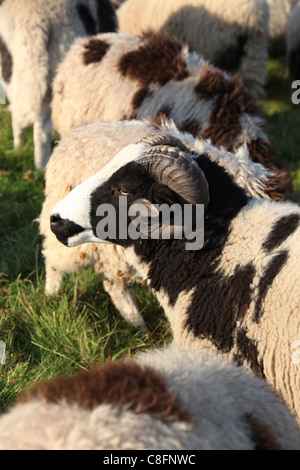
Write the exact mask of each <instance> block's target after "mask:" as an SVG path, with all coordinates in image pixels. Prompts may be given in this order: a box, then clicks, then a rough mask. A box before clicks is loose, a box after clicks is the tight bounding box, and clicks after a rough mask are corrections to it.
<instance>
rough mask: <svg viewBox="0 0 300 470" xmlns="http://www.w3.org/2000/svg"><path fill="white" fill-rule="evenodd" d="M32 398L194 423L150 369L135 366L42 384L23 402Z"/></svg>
mask: <svg viewBox="0 0 300 470" xmlns="http://www.w3.org/2000/svg"><path fill="white" fill-rule="evenodd" d="M34 398H38V399H41V400H44V401H46V402H47V403H59V402H61V401H66V402H67V403H69V404H77V405H79V406H80V407H82V408H85V409H88V410H92V409H94V408H96V407H97V406H98V405H100V404H104V403H106V404H110V405H112V406H114V407H120V408H124V409H126V410H131V411H133V412H135V413H137V414H141V413H146V414H150V415H152V416H154V417H156V418H159V419H163V420H167V421H185V422H190V423H192V422H194V418H193V417H192V416H190V415H189V414H188V412H187V410H186V407H185V406H183V405H182V404H181V403H180V402H179V401H178V397H177V396H176V394H174V393H173V394H172V393H170V391H169V389H168V385H167V384H166V382H165V381H164V379H163V377H162V376H161V375H160V374H158V373H157V372H156V371H155V370H154V369H153V368H152V367H145V368H142V367H141V366H140V365H138V364H137V363H135V362H122V361H115V362H111V363H107V364H106V365H105V366H102V367H98V368H95V369H93V370H91V371H90V372H85V371H83V372H79V373H77V374H76V375H74V376H73V377H59V378H57V379H55V380H53V381H52V382H45V383H41V384H40V385H38V386H37V387H35V388H34V389H33V390H31V392H29V394H28V395H27V396H26V397H25V401H29V400H32V399H34Z"/></svg>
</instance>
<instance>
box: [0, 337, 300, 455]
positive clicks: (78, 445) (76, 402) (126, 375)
mask: <svg viewBox="0 0 300 470" xmlns="http://www.w3.org/2000/svg"><path fill="white" fill-rule="evenodd" d="M0 435H1V439H0V449H2V450H3V449H6V450H29V449H31V450H298V449H299V448H300V433H299V428H298V426H297V423H296V421H295V419H294V418H293V416H292V415H291V414H290V412H289V411H288V409H287V408H286V407H285V405H284V404H283V403H282V401H281V400H280V399H279V398H278V397H277V396H276V394H275V393H274V392H273V391H272V390H271V389H270V387H269V386H268V385H267V384H266V383H265V382H264V381H262V380H261V379H258V378H256V377H254V376H253V375H252V374H249V373H248V372H246V371H245V370H244V368H243V367H236V366H235V365H233V364H229V363H227V362H225V361H224V360H222V359H220V358H218V357H215V356H214V355H213V354H210V355H205V354H201V353H200V352H199V351H197V352H193V351H187V350H182V349H179V348H177V347H176V346H174V345H172V346H171V347H168V348H166V349H162V350H154V351H150V352H147V353H143V354H140V355H139V356H137V357H136V358H135V359H125V360H118V361H114V362H110V363H106V364H105V365H102V366H98V367H95V368H94V369H92V370H91V371H89V372H85V371H84V372H79V373H77V374H75V375H74V376H72V377H58V378H56V379H54V380H53V381H51V382H44V383H41V384H39V385H37V386H36V387H35V388H33V389H32V390H31V391H29V393H28V394H27V395H26V396H25V398H23V399H22V400H20V401H19V402H18V403H17V404H16V405H15V406H14V407H13V408H11V409H10V410H9V411H8V412H7V413H6V414H4V415H3V416H2V417H0ZM154 458H155V456H153V459H154ZM150 463H151V462H150ZM193 463H195V462H193Z"/></svg>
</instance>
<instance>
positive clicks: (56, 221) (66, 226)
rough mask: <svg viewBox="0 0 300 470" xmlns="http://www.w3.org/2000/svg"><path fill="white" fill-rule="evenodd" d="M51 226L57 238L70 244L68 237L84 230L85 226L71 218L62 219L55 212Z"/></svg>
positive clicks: (51, 219)
mask: <svg viewBox="0 0 300 470" xmlns="http://www.w3.org/2000/svg"><path fill="white" fill-rule="evenodd" d="M50 227H51V230H52V232H53V233H54V234H55V235H56V238H57V239H58V240H59V241H60V242H61V243H63V244H64V245H67V246H68V238H69V237H72V236H73V235H76V234H78V233H80V232H83V231H84V228H83V227H81V226H80V225H78V224H75V223H74V222H72V221H71V220H69V219H62V218H61V217H60V215H58V214H54V215H51V217H50Z"/></svg>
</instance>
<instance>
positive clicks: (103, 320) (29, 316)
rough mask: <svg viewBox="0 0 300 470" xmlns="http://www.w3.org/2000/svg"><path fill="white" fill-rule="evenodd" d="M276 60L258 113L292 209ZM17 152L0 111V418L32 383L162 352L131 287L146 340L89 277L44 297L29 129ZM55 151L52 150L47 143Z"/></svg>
mask: <svg viewBox="0 0 300 470" xmlns="http://www.w3.org/2000/svg"><path fill="white" fill-rule="evenodd" d="M291 95H292V89H291V84H290V81H289V78H288V74H287V71H286V68H285V63H284V60H283V59H278V60H270V61H269V78H268V85H267V95H266V97H265V99H264V100H263V107H264V110H265V113H266V117H267V122H268V134H269V137H270V140H271V142H272V143H273V144H274V146H275V148H276V149H277V151H278V153H279V156H280V158H281V160H282V161H283V162H284V163H285V164H286V165H287V166H288V168H289V169H290V172H291V175H292V178H293V184H294V192H293V195H292V198H293V200H295V201H297V202H300V157H299V156H300V105H299V106H298V107H297V106H294V105H293V104H292V102H291ZM25 141H26V144H25V147H23V148H22V149H19V150H17V151H14V150H13V136H12V129H11V120H10V113H9V110H8V108H7V107H6V106H4V105H0V341H3V342H5V345H6V361H5V363H4V364H0V413H2V412H4V411H5V410H6V409H7V408H8V407H9V406H10V405H12V404H13V402H14V401H15V400H16V398H17V397H18V396H19V395H20V394H21V393H23V392H25V391H26V390H27V389H28V388H29V387H31V386H32V385H33V384H34V383H36V382H37V381H40V380H46V379H50V378H53V377H55V376H57V375H58V374H63V375H67V374H68V375H69V374H72V373H73V372H74V371H75V370H78V369H88V368H89V367H90V366H92V365H95V364H96V363H98V362H104V361H107V360H111V359H112V360H113V359H116V358H120V357H123V356H134V355H135V354H136V353H137V352H139V351H144V350H147V349H149V348H152V347H157V346H163V345H164V344H166V343H169V342H170V341H171V340H172V335H171V330H170V327H169V324H168V322H167V320H166V318H165V316H164V314H163V312H162V310H161V308H160V307H159V306H158V304H157V302H156V300H155V298H154V297H153V295H152V294H151V293H150V292H149V290H148V289H147V287H142V286H140V285H139V286H137V287H136V291H137V296H138V302H139V306H140V308H141V311H142V313H143V316H144V318H145V320H146V323H147V324H148V326H149V328H150V331H151V334H150V335H143V334H141V333H140V332H139V331H138V330H136V329H135V328H133V327H129V326H128V324H127V323H126V322H125V321H124V320H123V319H122V318H121V317H120V315H119V314H118V312H116V310H115V309H114V307H113V306H112V304H111V302H110V299H109V296H108V294H106V292H105V291H104V290H103V288H102V284H101V282H99V278H98V276H97V275H96V274H95V273H94V272H93V270H92V269H88V270H86V271H84V272H81V273H79V274H76V275H75V274H74V275H69V276H67V277H66V278H65V280H64V282H63V285H62V289H61V291H60V293H59V295H58V296H57V297H55V298H53V297H49V298H48V297H46V296H45V295H44V283H45V273H44V264H43V257H42V254H41V242H42V240H41V238H40V236H39V233H38V224H37V223H36V222H35V219H36V217H38V215H39V213H40V210H41V206H42V202H43V187H44V180H43V175H42V174H41V172H39V171H35V170H34V167H33V139H32V129H31V128H29V129H27V130H26V135H25ZM54 144H55V142H54Z"/></svg>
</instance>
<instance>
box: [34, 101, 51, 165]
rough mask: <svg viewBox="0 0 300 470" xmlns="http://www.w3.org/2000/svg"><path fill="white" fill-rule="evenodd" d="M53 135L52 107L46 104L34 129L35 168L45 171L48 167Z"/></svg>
mask: <svg viewBox="0 0 300 470" xmlns="http://www.w3.org/2000/svg"><path fill="white" fill-rule="evenodd" d="M51 133H52V123H51V109H50V106H49V105H48V104H46V105H45V106H44V107H43V109H42V111H41V115H40V116H39V117H38V118H37V120H36V121H35V123H34V127H33V135H34V165H35V168H41V169H44V168H45V167H46V165H47V162H48V160H49V158H50V155H51V151H52V148H51Z"/></svg>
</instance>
